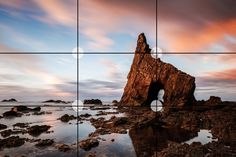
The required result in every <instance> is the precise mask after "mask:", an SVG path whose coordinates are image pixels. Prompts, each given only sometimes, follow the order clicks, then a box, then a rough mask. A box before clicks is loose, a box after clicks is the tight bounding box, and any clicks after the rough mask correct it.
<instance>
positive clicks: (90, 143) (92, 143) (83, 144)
mask: <svg viewBox="0 0 236 157" xmlns="http://www.w3.org/2000/svg"><path fill="white" fill-rule="evenodd" d="M98 145H99V141H98V140H97V138H88V139H85V140H82V141H80V142H79V146H80V148H82V149H84V150H86V151H89V150H90V149H91V148H93V147H97V146H98Z"/></svg>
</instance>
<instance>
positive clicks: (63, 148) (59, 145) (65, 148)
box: [56, 144, 71, 152]
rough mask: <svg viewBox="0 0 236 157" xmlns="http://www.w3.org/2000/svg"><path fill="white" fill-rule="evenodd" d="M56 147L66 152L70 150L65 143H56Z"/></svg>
mask: <svg viewBox="0 0 236 157" xmlns="http://www.w3.org/2000/svg"><path fill="white" fill-rule="evenodd" d="M56 147H57V148H58V150H59V151H61V152H68V151H70V150H71V148H70V146H69V145H67V144H58V145H57V146H56Z"/></svg>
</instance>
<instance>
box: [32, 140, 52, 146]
mask: <svg viewBox="0 0 236 157" xmlns="http://www.w3.org/2000/svg"><path fill="white" fill-rule="evenodd" d="M53 144H54V140H53V139H45V140H40V141H39V142H38V143H37V144H36V145H35V146H37V147H47V146H51V145H53Z"/></svg>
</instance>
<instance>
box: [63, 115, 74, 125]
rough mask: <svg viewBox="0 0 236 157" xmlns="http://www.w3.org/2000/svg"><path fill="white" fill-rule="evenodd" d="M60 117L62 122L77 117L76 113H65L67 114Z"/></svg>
mask: <svg viewBox="0 0 236 157" xmlns="http://www.w3.org/2000/svg"><path fill="white" fill-rule="evenodd" d="M59 119H60V120H61V121H62V122H65V123H67V122H69V121H70V120H74V119H76V117H75V116H74V115H68V114H65V115H63V116H61V117H60V118H59Z"/></svg>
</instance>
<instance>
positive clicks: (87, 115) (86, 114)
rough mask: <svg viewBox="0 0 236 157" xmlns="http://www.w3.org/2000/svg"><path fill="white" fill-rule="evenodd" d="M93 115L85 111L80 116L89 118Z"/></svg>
mask: <svg viewBox="0 0 236 157" xmlns="http://www.w3.org/2000/svg"><path fill="white" fill-rule="evenodd" d="M91 116H92V115H91V114H88V113H85V114H81V115H80V117H85V118H88V117H91Z"/></svg>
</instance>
